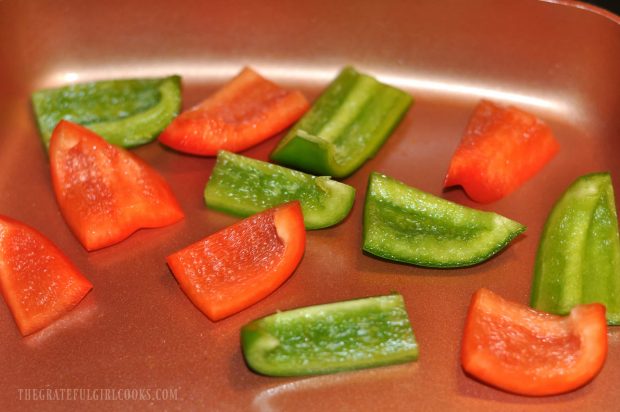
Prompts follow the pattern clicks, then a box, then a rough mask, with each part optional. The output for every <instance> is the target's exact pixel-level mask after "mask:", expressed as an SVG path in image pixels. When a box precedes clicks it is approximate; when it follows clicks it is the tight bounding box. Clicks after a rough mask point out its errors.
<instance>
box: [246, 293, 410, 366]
mask: <svg viewBox="0 0 620 412" xmlns="http://www.w3.org/2000/svg"><path fill="white" fill-rule="evenodd" d="M241 342H242V348H243V354H244V357H245V359H246V362H247V364H248V366H249V367H250V368H251V369H252V370H254V371H255V372H258V373H260V374H263V375H269V376H296V375H310V374H324V373H332V372H338V371H344V370H352V369H361V368H370V367H376V366H382V365H389V364H395V363H403V362H409V361H414V360H416V359H417V358H418V345H417V342H416V340H415V337H414V335H413V331H412V330H411V325H410V323H409V318H408V316H407V311H406V309H405V305H404V301H403V298H402V296H401V295H398V294H393V295H388V296H378V297H371V298H365V299H357V300H350V301H344V302H337V303H330V304H325V305H318V306H309V307H305V308H300V309H294V310H290V311H286V312H278V313H276V314H274V315H271V316H267V317H265V318H262V319H258V320H255V321H253V322H250V323H249V324H247V325H245V326H244V327H243V328H242V329H241Z"/></svg>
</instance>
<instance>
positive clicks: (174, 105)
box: [32, 76, 181, 147]
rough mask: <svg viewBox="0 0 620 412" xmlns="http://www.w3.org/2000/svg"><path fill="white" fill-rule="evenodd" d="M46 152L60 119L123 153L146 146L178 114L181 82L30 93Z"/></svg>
mask: <svg viewBox="0 0 620 412" xmlns="http://www.w3.org/2000/svg"><path fill="white" fill-rule="evenodd" d="M32 103H33V106H34V112H35V114H36V117H37V124H38V126H39V131H40V133H41V138H42V139H43V143H44V144H45V146H46V147H48V146H49V141H50V138H51V135H52V132H53V131H54V128H55V127H56V125H57V124H58V122H59V121H60V120H62V119H65V120H69V121H71V122H73V123H78V124H81V125H82V126H85V127H87V128H88V129H90V130H92V131H93V132H95V133H97V134H98V135H99V136H101V137H103V138H104V139H106V140H107V141H108V142H110V143H112V144H114V145H117V146H122V147H133V146H138V145H141V144H145V143H148V142H150V141H152V140H153V139H155V137H157V134H158V133H159V132H161V131H162V130H163V129H164V128H165V127H166V126H167V125H168V124H169V123H170V122H171V121H172V119H174V117H175V116H176V115H177V114H178V113H179V110H180V109H181V78H180V77H179V76H169V77H163V78H154V79H121V80H101V81H96V82H90V83H80V84H74V85H70V86H64V87H60V88H57V89H46V90H39V91H36V92H35V93H33V95H32Z"/></svg>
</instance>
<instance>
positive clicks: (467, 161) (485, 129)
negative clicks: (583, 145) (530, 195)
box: [444, 100, 560, 203]
mask: <svg viewBox="0 0 620 412" xmlns="http://www.w3.org/2000/svg"><path fill="white" fill-rule="evenodd" d="M559 149H560V145H559V144H558V142H557V140H556V139H555V137H554V136H553V132H552V131H551V128H549V126H547V125H546V124H544V123H543V122H542V121H540V120H539V119H538V118H536V117H535V116H534V115H532V114H530V113H527V112H524V111H523V110H520V109H517V108H515V107H502V106H498V105H496V104H494V103H492V102H490V101H488V100H482V101H481V102H480V103H479V104H478V106H477V107H476V109H475V111H474V113H473V115H472V117H471V119H470V120H469V124H468V125H467V129H466V130H465V134H464V135H463V137H462V139H461V142H460V144H459V146H458V148H457V149H456V152H455V153H454V155H453V156H452V160H451V162H450V167H449V169H448V174H447V176H446V179H445V182H444V186H445V187H450V186H455V185H460V186H462V187H463V188H464V189H465V192H466V193H467V195H468V196H469V197H470V198H471V199H473V200H475V201H476V202H480V203H490V202H494V201H496V200H499V199H501V198H503V197H504V196H507V195H508V194H509V193H512V192H513V191H514V190H516V189H517V188H518V187H519V186H521V185H522V184H523V183H525V182H526V181H527V180H528V179H530V178H532V177H533V176H534V175H535V174H536V173H538V172H539V171H540V170H541V169H542V168H543V166H544V165H545V164H547V163H548V162H549V161H550V160H551V159H552V158H553V157H554V156H555V155H556V153H557V152H558V150H559Z"/></svg>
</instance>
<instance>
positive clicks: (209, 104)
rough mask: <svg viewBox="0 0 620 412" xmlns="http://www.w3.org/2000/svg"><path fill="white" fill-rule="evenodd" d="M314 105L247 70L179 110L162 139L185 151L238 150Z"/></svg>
mask: <svg viewBox="0 0 620 412" xmlns="http://www.w3.org/2000/svg"><path fill="white" fill-rule="evenodd" d="M309 106H310V104H309V103H308V101H307V100H306V98H305V97H304V96H303V94H301V92H299V91H296V90H295V91H289V90H286V89H283V88H282V87H280V86H278V85H277V84H275V83H273V82H271V81H269V80H267V79H265V78H263V77H261V76H260V75H259V74H258V73H256V72H255V71H253V70H252V69H250V68H245V69H243V70H242V71H241V73H240V74H238V75H237V76H236V77H235V78H233V79H232V80H231V81H230V82H229V83H227V84H226V85H224V87H222V88H221V89H220V90H218V91H217V92H216V93H215V94H213V95H211V96H210V97H209V98H207V99H206V100H204V101H203V102H202V103H200V104H199V105H197V106H195V107H194V108H192V109H190V110H188V111H185V112H183V113H181V114H180V115H179V116H178V117H177V118H176V119H175V120H173V121H172V123H170V125H168V127H167V128H166V129H165V130H164V131H163V132H162V133H161V134H160V136H159V141H160V142H161V143H163V144H165V145H166V146H169V147H171V148H173V149H176V150H178V151H181V152H185V153H192V154H197V155H203V156H215V155H217V152H218V150H222V149H223V150H228V151H231V152H239V151H241V150H245V149H247V148H249V147H251V146H254V145H256V144H258V143H260V142H262V141H263V140H265V139H267V138H269V137H271V136H274V135H275V134H277V133H279V132H281V131H282V130H284V129H286V128H287V127H288V126H290V125H291V124H293V123H294V122H295V121H296V120H297V119H299V118H300V117H301V115H302V114H304V112H306V110H308V108H309Z"/></svg>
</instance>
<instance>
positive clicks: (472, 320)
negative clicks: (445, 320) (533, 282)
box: [461, 289, 607, 396]
mask: <svg viewBox="0 0 620 412" xmlns="http://www.w3.org/2000/svg"><path fill="white" fill-rule="evenodd" d="M606 355H607V321H606V319H605V306H603V305H601V304H599V303H591V304H587V305H580V306H576V307H575V308H573V310H572V311H571V312H570V314H569V315H568V316H566V317H562V316H557V315H551V314H548V313H545V312H539V311H536V310H534V309H531V308H529V307H527V306H525V305H520V304H518V303H514V302H509V301H507V300H505V299H503V298H501V297H500V296H498V295H496V294H495V293H493V292H491V291H489V290H487V289H480V290H478V291H477V292H476V293H475V294H474V296H473V298H472V301H471V305H470V307H469V312H468V315H467V321H466V324H465V332H464V335H463V345H462V350H461V363H462V366H463V369H464V370H465V372H467V373H469V374H470V375H472V376H474V377H476V378H478V379H480V380H481V381H483V382H486V383H488V384H490V385H493V386H496V387H498V388H500V389H503V390H506V391H509V392H513V393H517V394H521V395H531V396H542V395H556V394H560V393H564V392H569V391H572V390H574V389H577V388H579V387H580V386H582V385H585V384H586V383H588V382H589V381H590V380H592V379H593V378H594V377H595V376H596V374H597V373H598V372H599V371H600V370H601V368H602V367H603V363H604V362H605V357H606Z"/></svg>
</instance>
